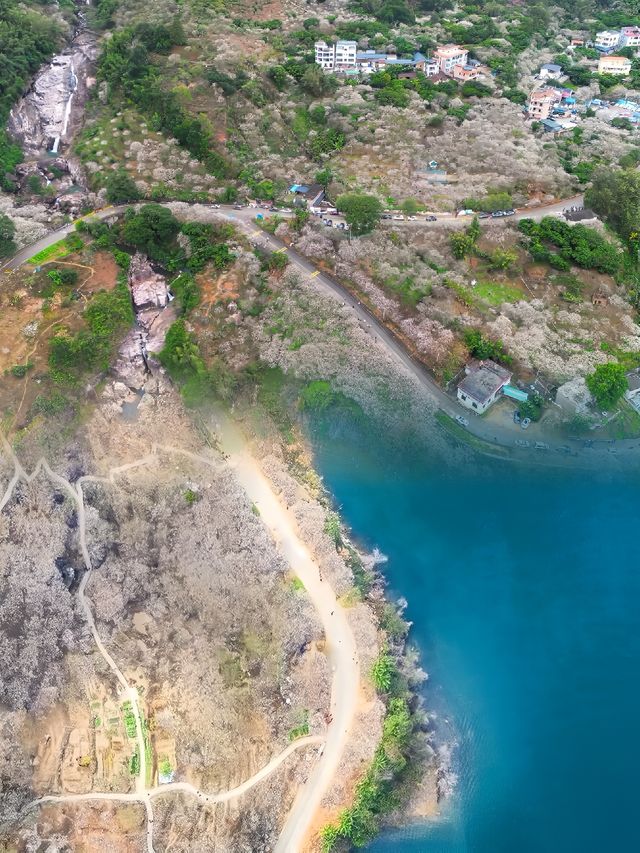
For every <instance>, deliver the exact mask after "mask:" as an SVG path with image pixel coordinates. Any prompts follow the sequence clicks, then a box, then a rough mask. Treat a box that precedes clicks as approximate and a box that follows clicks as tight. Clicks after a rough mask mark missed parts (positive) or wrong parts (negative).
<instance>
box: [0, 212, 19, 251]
mask: <svg viewBox="0 0 640 853" xmlns="http://www.w3.org/2000/svg"><path fill="white" fill-rule="evenodd" d="M15 233H16V226H15V225H14V224H13V221H12V220H11V219H9V217H8V216H5V215H4V213H0V258H7V257H9V255H13V253H14V252H15V251H16V248H17V247H16V244H15V243H14V241H13V238H14V236H15Z"/></svg>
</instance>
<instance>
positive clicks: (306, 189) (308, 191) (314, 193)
mask: <svg viewBox="0 0 640 853" xmlns="http://www.w3.org/2000/svg"><path fill="white" fill-rule="evenodd" d="M289 192H291V193H295V194H296V195H299V196H302V197H303V198H306V199H308V200H309V201H314V199H316V198H317V197H318V196H319V195H320V193H322V192H324V187H323V186H322V184H292V185H291V186H290V187H289Z"/></svg>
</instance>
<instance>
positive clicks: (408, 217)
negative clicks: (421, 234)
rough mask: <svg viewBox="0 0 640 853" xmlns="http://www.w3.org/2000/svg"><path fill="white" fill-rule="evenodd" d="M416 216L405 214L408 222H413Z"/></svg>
mask: <svg viewBox="0 0 640 853" xmlns="http://www.w3.org/2000/svg"><path fill="white" fill-rule="evenodd" d="M417 218H418V217H417V216H407V219H408V220H409V222H415V221H416V220H417Z"/></svg>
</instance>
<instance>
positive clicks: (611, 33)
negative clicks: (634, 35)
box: [595, 30, 621, 50]
mask: <svg viewBox="0 0 640 853" xmlns="http://www.w3.org/2000/svg"><path fill="white" fill-rule="evenodd" d="M620 38H621V33H620V30H602V31H601V32H599V33H596V41H595V45H596V47H604V48H606V49H607V50H609V49H611V48H613V47H618V45H619V44H620Z"/></svg>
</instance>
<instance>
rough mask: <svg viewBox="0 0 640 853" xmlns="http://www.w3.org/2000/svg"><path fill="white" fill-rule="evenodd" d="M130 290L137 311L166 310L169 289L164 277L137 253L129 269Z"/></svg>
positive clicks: (145, 258) (144, 257)
mask: <svg viewBox="0 0 640 853" xmlns="http://www.w3.org/2000/svg"><path fill="white" fill-rule="evenodd" d="M129 288H130V290H131V298H132V299H133V304H134V307H135V309H136V311H137V312H138V311H142V310H144V309H147V308H164V307H165V305H166V304H167V303H168V302H169V288H168V287H167V283H166V281H165V280H164V276H161V275H160V274H159V273H157V272H155V271H154V269H153V267H152V266H151V264H150V263H149V259H148V258H147V257H146V256H145V255H142V254H140V252H137V253H136V254H135V255H134V257H133V259H132V261H131V266H130V267H129Z"/></svg>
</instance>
